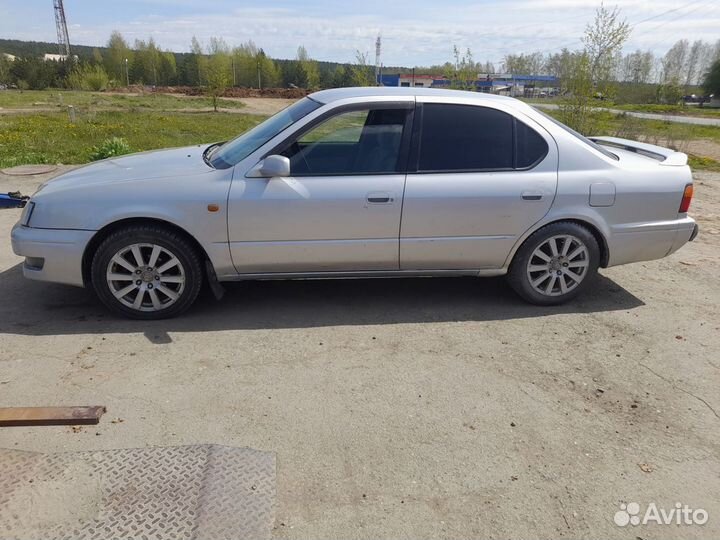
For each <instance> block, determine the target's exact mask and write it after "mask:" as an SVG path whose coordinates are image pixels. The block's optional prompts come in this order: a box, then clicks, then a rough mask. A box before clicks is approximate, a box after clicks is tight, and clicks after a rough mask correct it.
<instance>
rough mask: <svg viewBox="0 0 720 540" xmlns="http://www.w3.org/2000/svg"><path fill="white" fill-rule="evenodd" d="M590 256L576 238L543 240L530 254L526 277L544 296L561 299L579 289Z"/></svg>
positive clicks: (586, 271)
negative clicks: (562, 296) (559, 297)
mask: <svg viewBox="0 0 720 540" xmlns="http://www.w3.org/2000/svg"><path fill="white" fill-rule="evenodd" d="M589 265H590V253H589V251H588V249H587V246H586V245H585V244H584V243H583V241H582V240H580V239H579V238H578V237H576V236H573V235H570V234H559V235H555V236H551V237H550V238H547V239H546V240H544V241H543V242H542V243H541V244H540V245H539V246H538V247H537V248H535V251H533V252H532V255H531V256H530V259H529V260H528V264H527V277H528V280H529V281H530V285H531V286H532V288H533V289H534V290H535V291H537V292H539V293H540V294H542V295H544V296H561V295H563V294H567V293H569V292H570V291H572V290H574V289H575V288H577V287H578V285H580V283H582V282H583V280H584V279H585V276H586V275H587V273H588V267H589Z"/></svg>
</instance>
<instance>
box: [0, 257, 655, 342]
mask: <svg viewBox="0 0 720 540" xmlns="http://www.w3.org/2000/svg"><path fill="white" fill-rule="evenodd" d="M227 285H228V286H227V294H226V295H225V298H224V299H223V300H222V301H219V302H218V301H216V300H215V299H214V298H213V297H212V295H211V294H210V292H209V291H207V290H203V292H202V293H201V297H200V298H199V299H198V301H197V302H196V304H195V305H194V306H193V307H192V308H191V309H190V311H189V312H187V313H186V314H185V315H183V316H181V317H179V318H176V319H169V320H163V321H153V322H146V321H132V320H127V319H123V318H119V317H117V316H115V315H112V314H110V313H109V312H108V311H107V310H106V309H105V308H104V307H103V306H102V305H101V304H100V303H99V302H98V301H97V300H96V299H95V298H94V296H93V295H92V294H91V292H90V291H88V290H84V289H80V288H76V287H68V286H63V285H56V284H50V283H42V282H33V281H29V280H26V279H25V278H23V276H22V269H21V266H20V265H19V264H18V265H16V266H14V267H12V268H10V269H8V270H6V271H4V272H2V273H0V298H1V299H2V302H1V303H0V332H2V333H7V334H21V335H30V336H44V335H66V334H102V333H125V332H144V333H145V335H146V336H147V337H148V339H150V340H151V341H154V342H157V343H163V342H168V341H169V340H170V338H169V336H168V332H202V331H217V330H244V329H273V328H313V327H322V326H340V325H375V324H401V323H427V322H457V321H493V320H506V319H518V318H525V317H539V316H546V315H555V314H562V313H592V312H603V311H615V310H628V309H632V308H635V307H638V306H642V305H644V303H643V302H642V301H641V300H640V299H638V298H637V297H636V296H634V295H632V294H631V293H629V292H628V291H626V290H625V289H623V288H622V287H620V286H619V285H618V284H617V283H615V282H614V281H612V280H610V279H608V278H606V277H604V276H599V278H598V279H597V280H596V281H595V283H594V284H593V287H592V289H591V290H589V291H587V292H586V294H584V295H583V296H581V297H580V298H579V299H577V300H575V301H573V302H570V303H569V304H566V305H562V306H553V307H538V306H532V305H529V304H526V303H525V302H523V301H522V300H520V299H519V298H518V297H517V296H516V295H515V294H514V292H513V291H512V290H511V289H510V288H509V287H508V286H507V285H506V283H505V280H504V279H502V278H484V279H478V278H472V277H470V278H395V279H345V280H295V281H252V282H240V283H230V284H227Z"/></svg>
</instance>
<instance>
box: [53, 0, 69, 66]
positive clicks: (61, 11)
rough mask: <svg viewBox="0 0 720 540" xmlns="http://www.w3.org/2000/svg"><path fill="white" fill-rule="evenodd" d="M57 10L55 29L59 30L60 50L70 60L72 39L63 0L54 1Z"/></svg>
mask: <svg viewBox="0 0 720 540" xmlns="http://www.w3.org/2000/svg"><path fill="white" fill-rule="evenodd" d="M53 7H54V8H55V27H56V28H57V36H58V50H59V51H60V54H64V55H65V56H66V57H67V58H68V60H69V59H70V38H69V37H68V29H67V21H66V20H65V8H64V7H63V0H53Z"/></svg>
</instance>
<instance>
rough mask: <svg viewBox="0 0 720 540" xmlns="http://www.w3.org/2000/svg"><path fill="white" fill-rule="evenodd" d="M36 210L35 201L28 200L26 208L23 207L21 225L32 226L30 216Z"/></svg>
mask: <svg viewBox="0 0 720 540" xmlns="http://www.w3.org/2000/svg"><path fill="white" fill-rule="evenodd" d="M34 211H35V203H34V202H32V201H28V203H27V204H26V205H25V208H23V211H22V214H21V216H20V225H24V226H25V227H29V226H30V218H31V217H32V215H33V212H34Z"/></svg>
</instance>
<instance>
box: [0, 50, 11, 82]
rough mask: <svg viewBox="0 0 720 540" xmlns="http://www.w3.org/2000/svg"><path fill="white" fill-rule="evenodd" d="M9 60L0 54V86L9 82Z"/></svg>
mask: <svg viewBox="0 0 720 540" xmlns="http://www.w3.org/2000/svg"><path fill="white" fill-rule="evenodd" d="M10 65H11V61H10V59H9V58H8V57H7V56H5V55H4V54H2V53H0V84H8V83H9V82H10Z"/></svg>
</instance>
